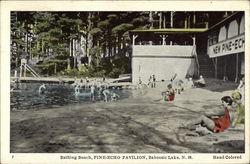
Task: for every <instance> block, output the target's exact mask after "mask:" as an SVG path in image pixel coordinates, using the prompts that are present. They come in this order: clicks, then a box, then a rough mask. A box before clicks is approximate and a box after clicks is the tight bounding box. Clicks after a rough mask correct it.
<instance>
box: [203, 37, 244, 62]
mask: <svg viewBox="0 0 250 164" xmlns="http://www.w3.org/2000/svg"><path fill="white" fill-rule="evenodd" d="M244 51H245V35H244V34H242V35H239V36H237V37H234V38H232V39H228V40H225V41H223V42H220V43H218V44H215V45H212V46H209V47H208V49H207V52H208V55H209V57H210V58H214V57H219V56H224V55H229V54H234V53H240V52H244Z"/></svg>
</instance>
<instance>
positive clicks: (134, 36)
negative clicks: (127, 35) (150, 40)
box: [133, 35, 138, 46]
mask: <svg viewBox="0 0 250 164" xmlns="http://www.w3.org/2000/svg"><path fill="white" fill-rule="evenodd" d="M137 37H138V35H133V46H134V45H135V39H136V38H137Z"/></svg>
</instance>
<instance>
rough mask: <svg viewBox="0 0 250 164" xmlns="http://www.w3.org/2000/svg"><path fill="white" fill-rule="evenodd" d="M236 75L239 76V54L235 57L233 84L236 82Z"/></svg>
mask: <svg viewBox="0 0 250 164" xmlns="http://www.w3.org/2000/svg"><path fill="white" fill-rule="evenodd" d="M238 75H239V54H238V53H237V55H236V75H235V81H234V82H235V83H237V81H238V78H239V77H238Z"/></svg>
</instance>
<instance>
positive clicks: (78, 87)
mask: <svg viewBox="0 0 250 164" xmlns="http://www.w3.org/2000/svg"><path fill="white" fill-rule="evenodd" d="M79 93H80V86H79V85H76V87H75V95H78V94H79Z"/></svg>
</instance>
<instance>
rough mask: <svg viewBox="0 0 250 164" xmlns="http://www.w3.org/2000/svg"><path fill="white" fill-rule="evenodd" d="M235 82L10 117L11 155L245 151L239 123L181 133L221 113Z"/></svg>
mask: <svg viewBox="0 0 250 164" xmlns="http://www.w3.org/2000/svg"><path fill="white" fill-rule="evenodd" d="M237 85H238V84H236V83H233V82H228V81H227V82H224V81H222V80H216V79H207V87H205V88H194V89H189V90H185V91H184V92H182V93H181V94H180V95H176V98H175V100H174V101H172V102H166V101H162V96H161V92H162V91H163V90H165V89H166V83H164V82H158V83H157V84H156V88H144V89H137V90H131V92H132V96H131V97H129V98H126V99H122V100H120V101H117V102H107V103H105V102H95V103H88V104H82V105H65V106H63V107H57V108H48V109H32V110H24V111H11V112H10V128H11V131H10V152H12V153H217V152H230V153H237V152H241V153H242V152H245V149H244V145H245V141H244V136H245V133H244V124H240V125H238V126H236V127H235V128H229V129H227V130H225V131H224V132H221V133H211V132H210V131H208V130H206V128H204V127H199V131H198V132H192V131H187V130H180V129H179V128H178V127H180V126H181V125H182V124H185V122H187V121H188V120H190V119H194V118H197V117H199V116H200V115H201V112H202V111H205V110H211V109H214V108H221V100H220V98H221V97H222V96H227V95H229V96H230V95H231V93H232V92H233V90H235V89H236V88H237Z"/></svg>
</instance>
